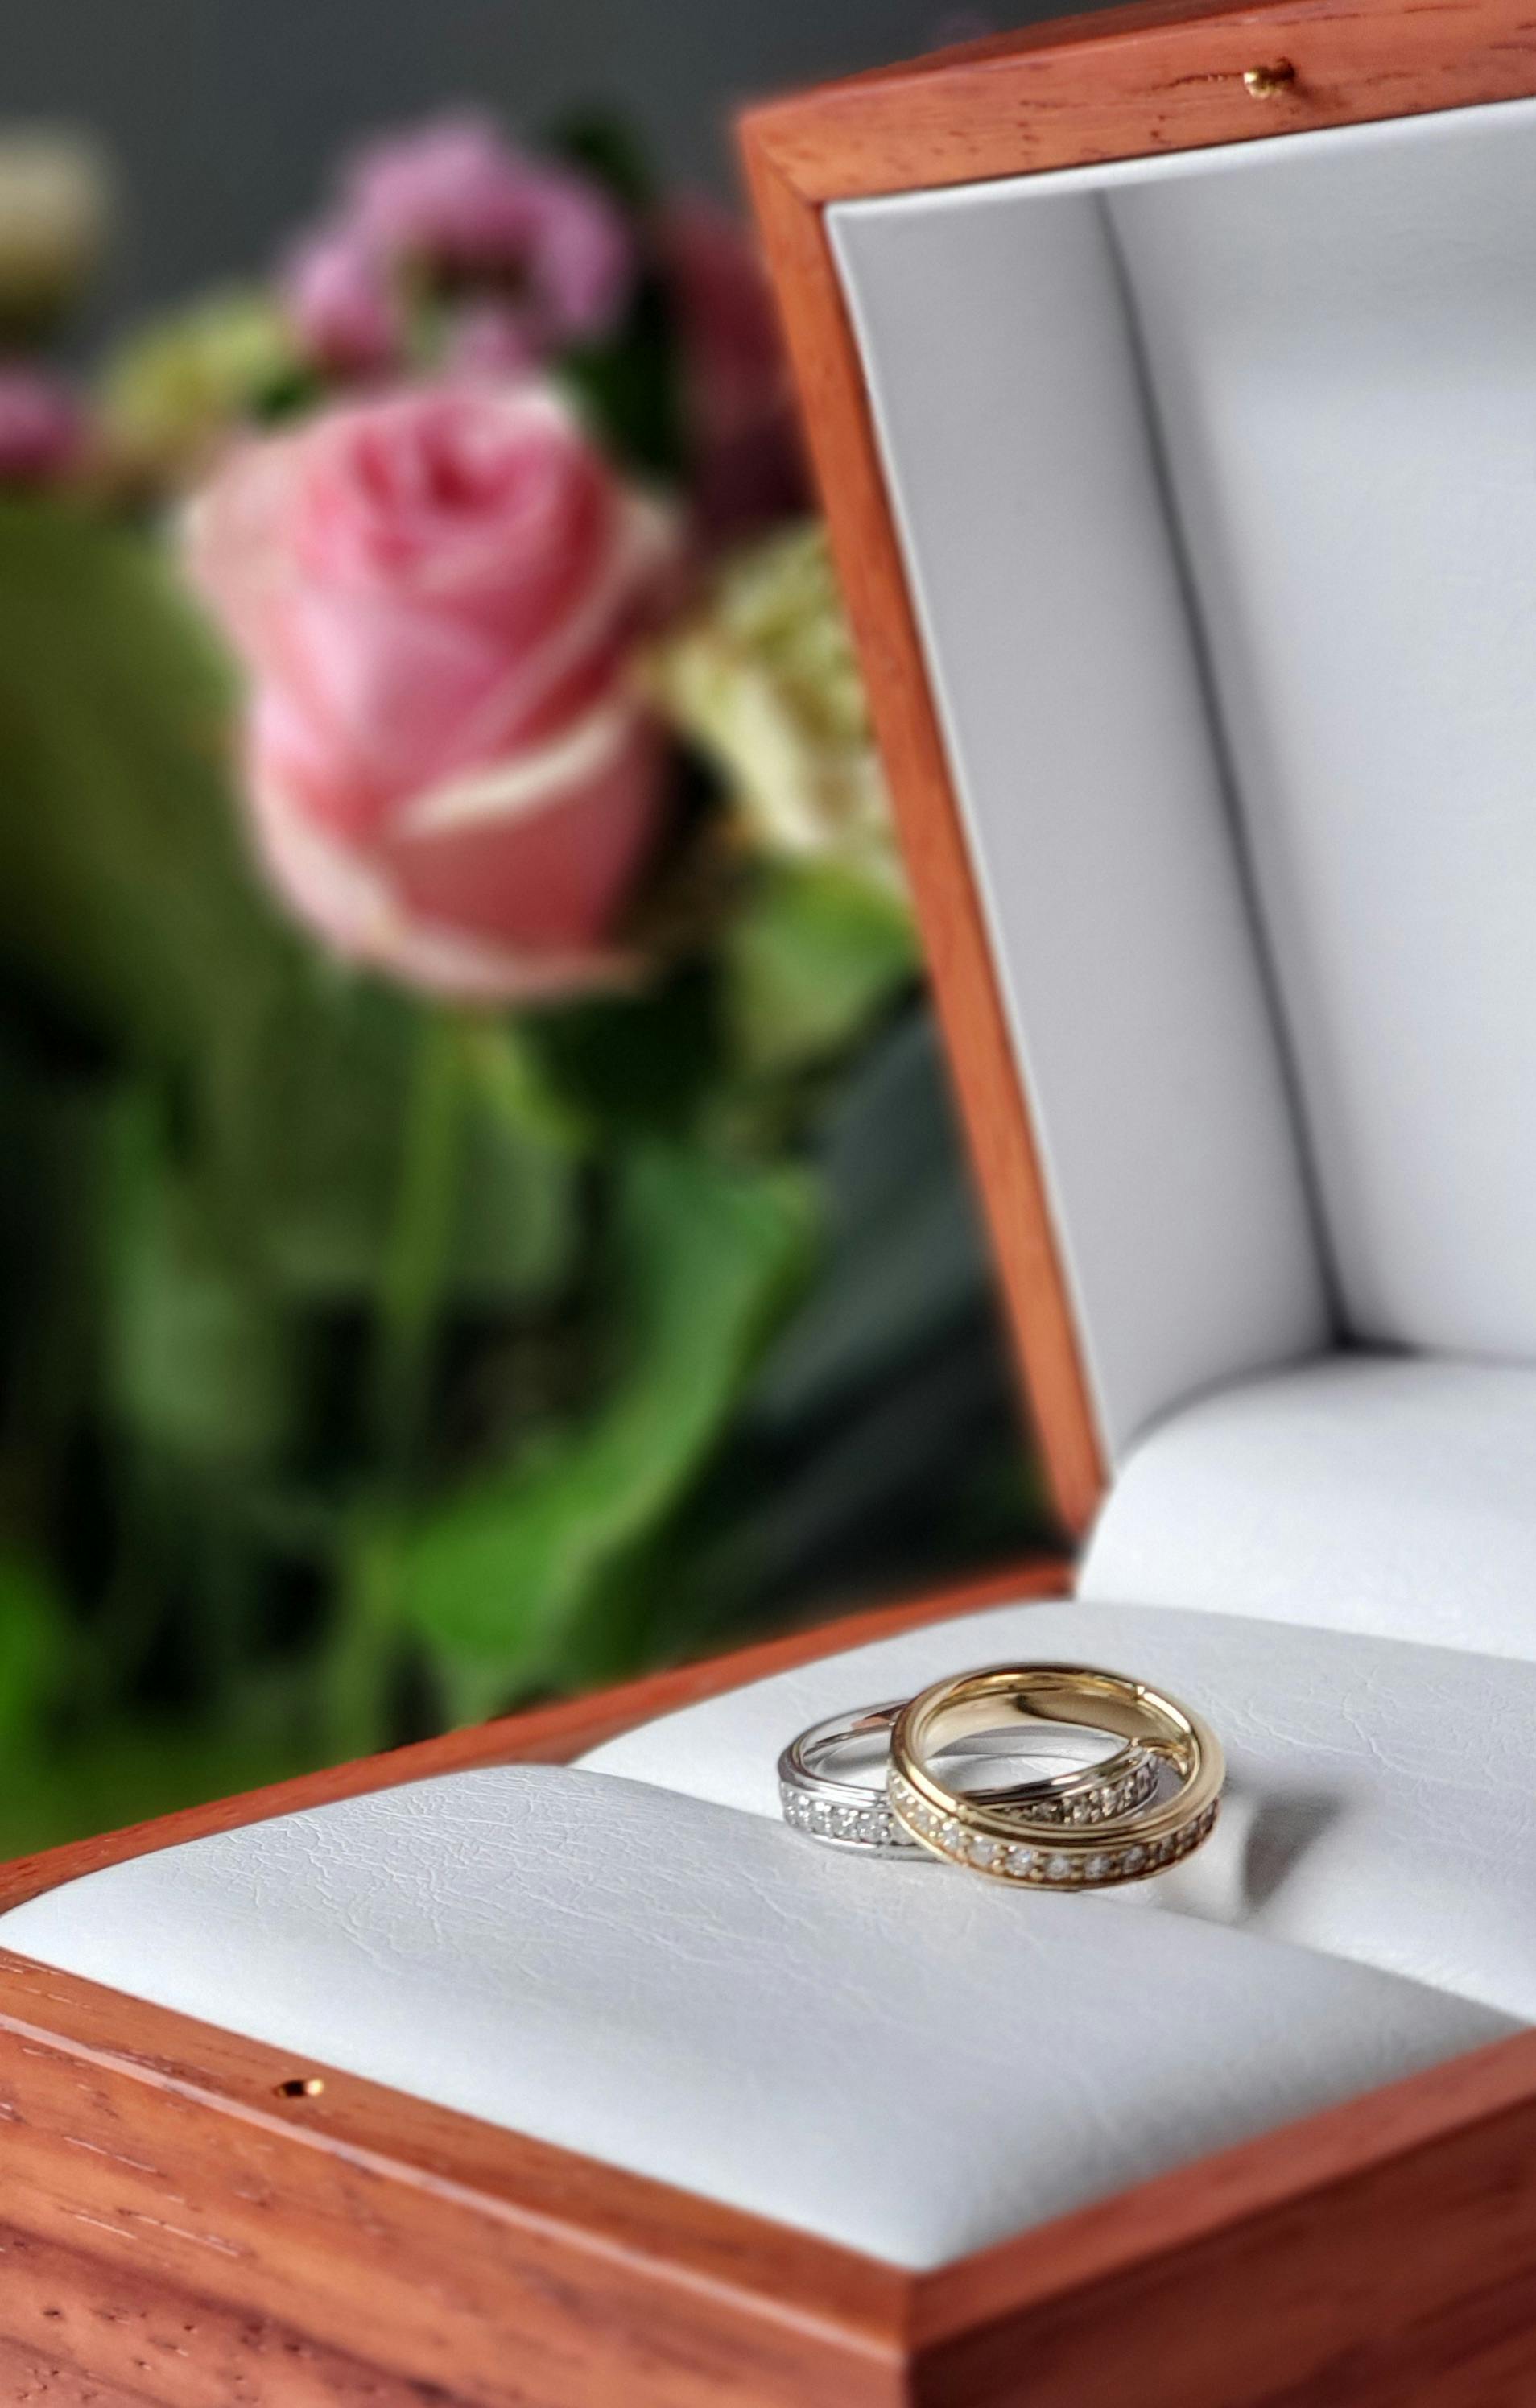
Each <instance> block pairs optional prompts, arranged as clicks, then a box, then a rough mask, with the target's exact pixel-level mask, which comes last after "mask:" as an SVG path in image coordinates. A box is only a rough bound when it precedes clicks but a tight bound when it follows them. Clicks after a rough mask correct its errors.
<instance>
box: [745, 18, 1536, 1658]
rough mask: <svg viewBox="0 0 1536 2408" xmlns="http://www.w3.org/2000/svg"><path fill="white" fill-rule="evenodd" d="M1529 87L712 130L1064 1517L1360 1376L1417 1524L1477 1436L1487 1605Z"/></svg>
mask: <svg viewBox="0 0 1536 2408" xmlns="http://www.w3.org/2000/svg"><path fill="white" fill-rule="evenodd" d="M1530 81H1531V68H1530V63H1529V58H1528V57H1526V56H1524V55H1523V54H1522V46H1521V44H1520V42H1519V40H1518V38H1517V36H1516V29H1515V26H1514V18H1513V14H1512V12H1511V11H1510V10H1509V9H1508V8H1507V7H1486V6H1471V7H1457V8H1455V9H1453V10H1452V11H1450V12H1448V13H1447V14H1445V15H1441V14H1440V13H1438V12H1437V14H1436V17H1435V19H1434V20H1433V21H1432V22H1431V21H1430V20H1428V19H1427V18H1426V17H1425V16H1424V15H1423V14H1421V13H1418V12H1402V11H1400V10H1397V9H1395V8H1392V7H1384V6H1380V5H1375V6H1368V7H1366V8H1365V9H1364V10H1359V11H1356V10H1352V11H1351V12H1349V14H1348V15H1347V16H1334V17H1330V16H1329V15H1328V13H1327V12H1326V10H1325V9H1324V8H1322V7H1317V6H1307V7H1292V6H1285V7H1267V8H1257V9H1249V10H1242V11H1236V12H1228V11H1217V10H1212V11H1203V12H1199V13H1197V14H1195V15H1184V16H1182V17H1181V18H1180V19H1179V20H1178V21H1176V22H1169V21H1168V12H1167V11H1166V10H1165V9H1164V8H1162V7H1151V8H1147V9H1144V10H1130V11H1119V12H1116V15H1115V16H1114V18H1113V20H1106V21H1098V22H1096V21H1095V20H1093V19H1084V20H1080V21H1078V22H1077V23H1076V25H1075V26H1068V27H1064V26H1062V25H1060V24H1055V25H1052V26H1048V27H1041V28H1036V29H1033V30H1031V31H1030V32H1026V33H1025V34H1024V35H1021V36H1013V37H1010V38H1008V39H1005V40H1000V41H996V42H987V43H983V44H980V45H977V46H974V47H972V48H971V49H969V50H963V51H958V52H954V53H950V54H948V55H947V56H943V57H940V58H937V59H934V60H932V61H929V62H927V63H926V64H922V65H918V66H916V67H914V68H912V69H910V70H907V71H904V72H899V73H897V74H894V75H890V76H884V77H874V78H868V79H862V80H859V81H855V82H854V83H850V84H847V85H844V86H841V87H836V88H833V89H832V90H830V91H826V92H823V93H816V94H813V95H811V97H809V98H808V99H806V100H804V101H800V102H790V103H787V104H783V105H781V106H778V107H770V108H765V109H763V110H760V111H758V112H756V113H755V114H754V116H753V117H752V118H751V119H750V120H749V121H748V126H747V154H748V160H749V165H750V167H751V171H752V175H753V179H754V190H755V193H756V197H757V202H758V207H759V212H760V216H761V220H762V223H763V226H764V229H765V233H766V235H767V238H768V246H769V250H770V253H771V258H772V265H773V267H774V271H775V275H776V279H777V281H778V285H779V290H780V293H781V295H782V302H783V307H784V313H785V317H786V321H787V323H788V327H789V332H790V337H791V340H792V343H793V346H794V351H795V355H796V364H797V373H798V377H799V380H800V383H801V387H802V391H803V394H804V396H805V400H806V415H807V419H808V423H809V427H810V433H811V441H812V445H813V448H814V450H815V453H816V456H817V461H818V466H819V469H820V474H821V480H822V485H823V491H824V494H825V501H826V507H827V512H828V516H829V519H830V522H831V526H832V532H833V538H834V543H835V547H836V550H837V553H838V558H839V563H840V571H841V575H842V579H843V582H844V587H845V591H846V593H847V595H848V599H849V603H850V607H851V610H852V614H853V617H854V623H855V630H856V633H857V635H858V638H859V641H860V647H861V652H862V657H863V661H864V666H865V670H866V675H867V679H868V685H869V690H870V695H871V702H872V706H873V709H874V712H875V717H876V722H877V727H878V730H879V734H880V738H881V742H882V749H883V754H884V758H885V761H886V765H887V768H888V772H889V776H890V781H891V784H892V787H893V790H894V794H895V798H896V803H897V810H898V813H899V816H900V819H901V822H902V828H903V836H904V841H905V846H906V851H907V855H908V859H909V862H910V864H911V867H912V877H913V882H914V885H915V888H916V891H917V897H918V902H919V907H920V910H921V911H922V915H923V919H924V925H925V932H926V939H927V945H928V951H929V955H930V960H931V963H932V967H933V972H934V978H935V983H936V987H937V991H938V996H939V1002H940V1011H941V1013H942V1016H943V1019H944V1023H945V1027H946V1034H947V1039H948V1043H949V1048H950V1053H951V1057H952V1062H953V1065H954V1068H955V1078H956V1082H957V1085H958V1088H959V1090H960V1096H961V1100H962V1104H963V1107H964V1110H965V1113H966V1118H967V1123H968V1126H969V1133H970V1138H971V1142H972V1145H973V1149H974V1152H975V1155H976V1159H977V1163H978V1166H979V1169H980V1174H981V1181H982V1185H983V1192H984V1196H985V1200H986V1203H987V1207H988V1210H989V1213H990V1217H991V1222H992V1227H993V1232H994V1238H995V1242H996V1246H997V1251H998V1259H999V1265H1000V1269H1001V1271H1002V1274H1003V1279H1004V1284H1005V1288H1006V1291H1007V1297H1008V1301H1009V1306H1010V1310H1011V1313H1012V1321H1013V1324H1014V1327H1015V1330H1016V1333H1017V1337H1018V1340H1019V1345H1020V1349H1021V1353H1022V1356H1023V1360H1024V1364H1025V1369H1026V1377H1027V1382H1028V1386H1029V1389H1030V1393H1031V1397H1032V1400H1033V1404H1034V1408H1035V1413H1036V1417H1037V1420H1038V1424H1039V1426H1040V1431H1041V1439H1042V1442H1043V1445H1044V1449H1045V1452H1046V1455H1047V1459H1048V1462H1049V1466H1050V1469H1051V1473H1052V1477H1053V1481H1054V1484H1055V1493H1056V1496H1057V1498H1058V1501H1059V1503H1060V1505H1061V1508H1062V1511H1063V1512H1064V1514H1065V1516H1066V1517H1067V1519H1068V1520H1069V1523H1071V1524H1072V1525H1073V1526H1074V1527H1079V1528H1082V1527H1084V1526H1085V1525H1086V1523H1087V1522H1088V1521H1089V1519H1090V1517H1091V1516H1092V1514H1093V1513H1094V1512H1095V1511H1096V1509H1097V1508H1098V1505H1099V1503H1100V1500H1101V1498H1102V1497H1103V1495H1104V1492H1105V1488H1106V1485H1107V1484H1108V1483H1109V1482H1110V1481H1111V1480H1112V1479H1113V1476H1114V1474H1115V1473H1116V1471H1117V1470H1118V1469H1120V1467H1121V1466H1122V1465H1123V1464H1124V1463H1125V1462H1126V1461H1127V1458H1132V1457H1134V1455H1135V1451H1136V1448H1137V1446H1138V1443H1139V1442H1140V1441H1142V1440H1143V1439H1144V1437H1145V1435H1146V1433H1147V1432H1148V1431H1149V1430H1155V1429H1156V1428H1157V1427H1158V1426H1159V1425H1160V1424H1163V1423H1164V1422H1166V1421H1167V1419H1168V1417H1169V1416H1170V1415H1172V1414H1176V1413H1177V1412H1179V1411H1180V1410H1181V1409H1183V1408H1184V1407H1186V1406H1187V1405H1188V1404H1189V1403H1190V1401H1191V1400H1192V1399H1197V1398H1200V1397H1201V1396H1203V1395H1205V1394H1207V1393H1208V1392H1211V1391H1213V1390H1222V1389H1227V1388H1229V1387H1230V1386H1231V1385H1232V1383H1243V1382H1252V1381H1253V1380H1255V1379H1256V1378H1259V1377H1264V1376H1270V1375H1272V1376H1274V1377H1276V1378H1280V1377H1283V1376H1284V1374H1285V1370H1286V1369H1287V1367H1291V1366H1296V1365H1307V1366H1314V1365H1317V1364H1319V1363H1322V1364H1324V1365H1325V1366H1332V1368H1337V1357H1338V1355H1339V1353H1340V1351H1341V1350H1345V1349H1361V1348H1363V1349H1371V1350H1375V1351H1376V1352H1377V1353H1378V1354H1379V1355H1383V1356H1385V1357H1386V1358H1388V1359H1389V1360H1390V1361H1391V1362H1393V1363H1397V1362H1400V1361H1403V1360H1409V1359H1412V1358H1419V1359H1420V1360H1421V1361H1423V1362H1425V1363H1428V1365H1430V1366H1431V1367H1433V1368H1434V1370H1435V1372H1436V1375H1437V1377H1438V1375H1439V1373H1440V1371H1441V1369H1443V1368H1445V1369H1446V1371H1447V1376H1448V1377H1449V1375H1450V1374H1452V1373H1454V1374H1455V1375H1456V1376H1455V1378H1454V1380H1452V1383H1451V1385H1450V1387H1449V1388H1446V1387H1445V1386H1444V1385H1443V1384H1442V1385H1441V1386H1438V1387H1437V1389H1436V1392H1435V1393H1436V1412H1437V1413H1438V1414H1439V1415H1440V1419H1439V1422H1438V1423H1437V1424H1436V1430H1435V1435H1434V1439H1433V1444H1432V1446H1428V1447H1427V1450H1426V1451H1427V1457H1428V1459H1430V1461H1431V1469H1432V1468H1433V1462H1434V1461H1435V1460H1443V1434H1444V1428H1445V1426H1447V1425H1449V1426H1452V1427H1453V1428H1454V1427H1455V1426H1458V1424H1459V1419H1460V1416H1461V1415H1462V1413H1463V1412H1464V1411H1465V1409H1466V1403H1467V1398H1468V1396H1469V1394H1471V1395H1472V1396H1474V1397H1475V1398H1477V1399H1478V1400H1479V1410H1480V1411H1481V1412H1482V1420H1481V1422H1480V1423H1479V1426H1478V1435H1477V1437H1476V1439H1475V1441H1471V1442H1470V1444H1469V1450H1468V1451H1469V1452H1470V1453H1471V1454H1473V1455H1476V1456H1477V1458H1478V1460H1479V1461H1480V1462H1483V1461H1486V1460H1487V1459H1490V1458H1491V1457H1493V1456H1498V1457H1499V1463H1500V1468H1499V1472H1498V1476H1497V1479H1496V1480H1495V1482H1494V1484H1493V1485H1492V1487H1491V1488H1489V1487H1486V1486H1485V1487H1483V1488H1481V1489H1479V1491H1478V1493H1477V1494H1476V1495H1475V1496H1473V1497H1471V1498H1470V1499H1469V1502H1468V1510H1467V1511H1466V1512H1465V1513H1464V1514H1463V1517H1462V1518H1463V1522H1464V1523H1465V1524H1468V1525H1470V1526H1471V1527H1472V1528H1474V1529H1475V1528H1477V1527H1480V1526H1483V1525H1491V1524H1495V1523H1498V1524H1500V1525H1508V1524H1509V1522H1510V1520H1511V1516H1512V1513H1513V1514H1514V1518H1515V1519H1517V1520H1518V1519H1521V1516H1520V1513H1519V1508H1518V1498H1519V1495H1520V1493H1522V1491H1523V1493H1524V1494H1525V1496H1526V1498H1527V1499H1528V1512H1527V1515H1526V1516H1525V1517H1524V1519H1523V1521H1522V1528H1521V1531H1520V1534H1519V1541H1518V1545H1517V1548H1516V1551H1515V1555H1514V1557H1512V1558H1511V1559H1510V1561H1509V1563H1508V1564H1507V1565H1506V1566H1505V1568H1504V1571H1505V1575H1507V1577H1506V1578H1505V1585H1507V1586H1509V1587H1510V1589H1511V1592H1512V1598H1513V1596H1514V1592H1515V1591H1516V1590H1518V1589H1519V1588H1520V1587H1521V1586H1522V1584H1523V1583H1525V1582H1527V1581H1528V1580H1529V1569H1530V1564H1531V1562H1532V1560H1536V1558H1533V1557H1532V1553H1531V1551H1532V1548H1533V1547H1536V1527H1532V1517H1536V1383H1533V1382H1532V1381H1531V1380H1530V1377H1529V1371H1530V1367H1531V1366H1532V1365H1533V1364H1536V1243H1533V1242H1532V1240H1533V1238H1536V1208H1533V1206H1532V1202H1531V1199H1532V1197H1536V945H1533V943H1532V941H1531V932H1532V923H1533V905H1536V796H1533V793H1532V783H1533V775H1532V765H1533V764H1536V682H1533V681H1532V679H1531V677H1530V675H1529V661H1528V657H1527V655H1528V652H1529V643H1528V640H1527V638H1528V631H1529V621H1530V607H1529V598H1528V596H1529V593H1530V591H1531V587H1532V575H1533V572H1532V564H1533V563H1536V407H1533V403H1536V208H1532V202H1533V201H1536V106H1533V105H1532V104H1531V103H1530V102H1529V100H1527V99H1526V98H1525V97H1524V94H1525V93H1526V92H1527V91H1528V90H1529V85H1530ZM1471 1367H1476V1368H1477V1369H1485V1368H1486V1369H1487V1371H1488V1372H1489V1374H1490V1376H1489V1379H1488V1381H1487V1382H1486V1383H1478V1384H1475V1385H1472V1386H1471V1387H1470V1386H1469V1381H1468V1378H1467V1377H1466V1376H1465V1375H1466V1374H1467V1373H1468V1371H1469V1369H1470V1368H1471ZM1511 1367H1523V1368H1514V1369H1512V1368H1511ZM1361 1393H1362V1391H1361V1390H1360V1389H1359V1387H1358V1385H1357V1386H1356V1387H1355V1388H1354V1389H1353V1390H1352V1391H1351V1393H1350V1395H1349V1397H1348V1398H1346V1399H1345V1404H1346V1408H1347V1407H1349V1406H1353V1405H1354V1404H1355V1403H1357V1400H1358V1398H1359V1396H1360V1395H1361ZM1447 1398H1449V1405H1448V1409H1447V1408H1446V1399H1447ZM1489 1399H1491V1400H1492V1401H1491V1404H1489V1403H1488V1402H1487V1401H1486V1400H1489ZM1310 1401H1311V1399H1310V1398H1303V1405H1302V1411H1303V1413H1304V1412H1306V1410H1308V1408H1309V1405H1310ZM1399 1402H1400V1400H1399V1399H1397V1398H1394V1399H1393V1410H1392V1412H1390V1413H1389V1414H1388V1423H1389V1425H1390V1426H1389V1427H1388V1428H1387V1429H1386V1432H1385V1441H1384V1442H1385V1445H1386V1450H1387V1455H1388V1457H1390V1455H1391V1450H1392V1447H1393V1445H1394V1444H1395V1443H1396V1442H1397V1439H1398V1436H1399V1434H1400V1428H1401V1426H1402V1417H1401V1414H1400V1412H1398V1410H1397V1407H1398V1404H1399ZM1331 1409H1332V1408H1331V1406H1330V1410H1331ZM1443 1409H1444V1410H1443ZM1474 1418H1475V1416H1474ZM1434 1419H1435V1416H1434V1415H1431V1416H1430V1420H1431V1421H1434ZM1344 1426H1345V1427H1346V1429H1347V1426H1348V1423H1347V1412H1346V1415H1345V1421H1344ZM1468 1426H1469V1427H1470V1426H1471V1425H1470V1424H1469V1425H1468ZM1426 1427H1428V1425H1426ZM1378 1435H1381V1434H1380V1433H1378ZM1436 1449H1439V1450H1440V1452H1439V1455H1436V1454H1435V1450H1436ZM1261 1452H1262V1450H1261ZM1522 1466H1523V1467H1524V1468H1523V1470H1522ZM1404 1469H1405V1466H1404V1465H1402V1464H1400V1473H1401V1471H1402V1470H1404ZM1478 1477H1479V1478H1481V1474H1479V1475H1478ZM1412 1484H1413V1477H1412V1475H1409V1476H1408V1477H1407V1478H1401V1477H1400V1485H1404V1486H1411V1485H1412ZM1197 1485H1198V1484H1197ZM1512 1498H1513V1499H1514V1504H1513V1506H1512V1503H1511V1500H1512ZM1141 1536H1143V1537H1144V1533H1142V1534H1141ZM1141 1555H1142V1556H1144V1555H1145V1548H1144V1546H1143V1547H1142V1548H1141ZM1258 1610H1263V1608H1262V1606H1261V1607H1260V1608H1259V1609H1258ZM1301 1618H1303V1619H1305V1618H1307V1617H1306V1615H1305V1614H1304V1613H1303V1614H1302V1616H1301ZM1500 1643H1502V1642H1500ZM1520 1644H1521V1645H1522V1646H1524V1645H1525V1641H1521V1642H1520Z"/></svg>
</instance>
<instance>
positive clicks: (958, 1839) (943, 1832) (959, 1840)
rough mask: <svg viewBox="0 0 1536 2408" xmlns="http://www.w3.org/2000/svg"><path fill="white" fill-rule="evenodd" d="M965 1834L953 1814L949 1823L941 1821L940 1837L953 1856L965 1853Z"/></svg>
mask: <svg viewBox="0 0 1536 2408" xmlns="http://www.w3.org/2000/svg"><path fill="white" fill-rule="evenodd" d="M965 1836H966V1835H965V1833H964V1832H963V1831H962V1830H961V1828H960V1826H959V1824H958V1823H956V1822H955V1818H954V1816H953V1815H952V1816H951V1817H950V1819H949V1821H948V1822H947V1823H941V1824H940V1827H939V1837H940V1840H941V1841H942V1842H943V1844H944V1846H945V1847H946V1848H947V1849H948V1850H949V1852H950V1854H951V1856H959V1855H961V1854H962V1853H963V1842H964V1840H965Z"/></svg>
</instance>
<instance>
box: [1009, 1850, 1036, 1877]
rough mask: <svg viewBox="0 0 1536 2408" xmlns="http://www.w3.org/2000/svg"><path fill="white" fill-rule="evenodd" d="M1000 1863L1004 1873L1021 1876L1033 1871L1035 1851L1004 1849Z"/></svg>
mask: <svg viewBox="0 0 1536 2408" xmlns="http://www.w3.org/2000/svg"><path fill="white" fill-rule="evenodd" d="M1001 1862H1002V1865H1003V1868H1004V1870H1005V1871H1008V1872H1011V1873H1013V1874H1015V1875H1020V1876H1022V1875H1025V1874H1027V1873H1029V1872H1030V1871H1033V1869H1034V1863H1035V1851H1034V1849H1033V1848H1020V1847H1012V1848H1005V1849H1004V1850H1003V1852H1002V1857H1001Z"/></svg>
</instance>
